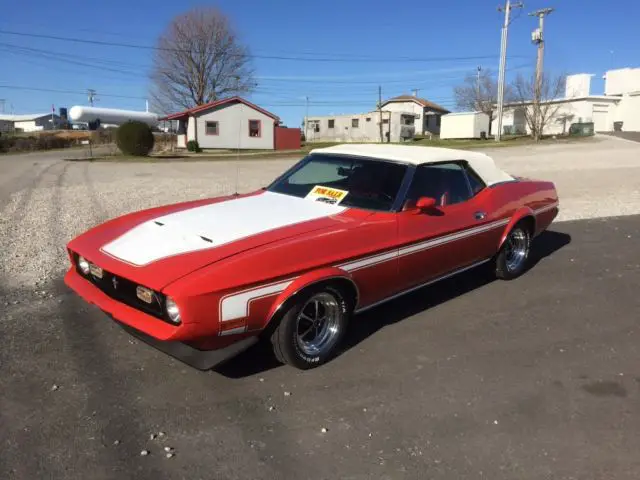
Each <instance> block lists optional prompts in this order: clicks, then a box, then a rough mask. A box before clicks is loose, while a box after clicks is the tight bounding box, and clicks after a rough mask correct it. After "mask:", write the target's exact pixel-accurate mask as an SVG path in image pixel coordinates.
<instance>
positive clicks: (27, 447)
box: [0, 139, 640, 480]
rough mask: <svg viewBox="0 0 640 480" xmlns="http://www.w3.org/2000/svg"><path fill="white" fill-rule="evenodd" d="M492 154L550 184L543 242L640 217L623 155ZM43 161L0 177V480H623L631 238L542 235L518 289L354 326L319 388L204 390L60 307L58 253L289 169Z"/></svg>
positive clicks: (634, 299) (420, 294) (639, 166)
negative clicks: (145, 216) (124, 220)
mask: <svg viewBox="0 0 640 480" xmlns="http://www.w3.org/2000/svg"><path fill="white" fill-rule="evenodd" d="M490 153H492V154H494V155H495V157H496V159H497V161H498V163H499V164H500V165H501V166H502V167H503V168H505V169H506V170H508V171H510V172H512V173H514V174H522V175H528V176H531V177H537V178H545V179H550V180H553V181H555V182H556V183H557V185H558V188H559V190H560V194H561V201H562V213H561V218H560V219H561V220H568V219H571V218H577V219H580V218H587V217H600V216H610V215H622V214H631V213H640V201H639V200H638V191H639V190H640V155H639V153H640V144H633V143H630V142H625V141H622V140H615V139H606V140H602V141H592V142H591V141H590V142H587V143H580V144H576V145H557V146H548V145H545V146H538V147H518V148H503V149H496V150H495V152H490ZM61 158H62V156H61V155H60V154H56V153H49V154H34V155H25V156H16V157H9V156H2V157H0V210H1V214H0V260H1V262H0V338H1V339H2V341H3V344H2V348H0V371H2V375H0V479H2V480H4V479H5V478H6V479H9V480H12V479H15V480H33V479H40V478H51V479H58V478H64V479H79V480H80V479H82V480H86V479H88V478H91V479H95V480H102V479H104V480H107V479H108V480H111V479H115V478H117V479H129V478H131V479H133V478H135V479H136V480H139V479H150V480H151V479H153V480H173V479H176V480H178V479H184V478H189V479H211V478H220V479H229V480H234V479H238V480H240V479H245V478H252V479H256V480H257V479H265V480H266V479H275V478H277V479H280V478H282V479H289V478H295V479H306V478H308V479H312V480H315V479H320V478H322V479H327V478H332V479H333V478H344V479H354V480H364V479H366V478H381V479H383V478H384V479H405V478H406V479H410V480H413V479H422V478H434V479H435V478H438V479H478V478H489V479H494V480H511V479H514V478H518V479H532V480H533V479H539V478H554V479H567V480H569V479H576V478H579V479H581V480H587V479H588V480H591V479H593V480H596V479H598V480H600V479H603V478H616V479H629V480H631V479H638V478H640V460H639V457H638V453H637V452H638V449H639V448H640V434H639V432H640V402H638V399H639V398H640V369H639V367H638V366H639V365H640V348H639V347H638V341H637V336H638V333H639V330H638V322H637V312H638V310H639V309H640V303H639V302H640V297H638V295H637V285H638V282H639V281H640V265H639V264H638V255H637V253H638V247H637V239H636V237H637V235H638V232H639V231H640V230H639V225H640V216H626V217H619V218H604V219H598V220H580V221H575V222H566V221H565V222H562V223H558V224H556V225H554V226H553V227H552V229H551V231H549V232H546V233H545V234H544V235H542V236H541V237H540V238H538V239H537V240H536V242H535V243H534V249H533V251H532V264H533V265H534V266H533V268H532V269H531V270H530V271H529V272H527V274H526V275H524V276H523V277H521V278H519V279H518V280H516V281H513V282H497V281H489V280H488V279H487V278H486V277H485V276H483V275H476V274H475V273H474V272H473V271H470V272H466V273H464V274H462V275H460V276H457V277H454V278H451V279H448V280H446V281H444V282H441V283H440V284H437V285H435V286H433V287H430V288H429V289H426V290H425V289H422V290H419V291H416V292H414V293H412V294H410V295H408V296H406V297H403V298H402V299H398V300H396V301H394V302H390V303H388V304H385V305H384V306H382V307H380V308H378V309H373V310H370V311H369V312H367V313H365V314H363V315H361V316H359V317H356V319H354V322H353V323H352V328H351V329H350V331H349V332H348V336H347V338H346V339H345V340H346V342H345V344H346V345H345V351H344V352H343V353H342V354H341V355H340V356H339V357H338V358H336V359H335V360H334V361H332V362H330V363H329V364H327V365H325V366H323V368H320V369H316V370H312V371H309V372H298V371H295V370H293V369H291V368H288V367H280V366H279V365H277V364H276V363H275V362H274V360H273V357H272V356H270V354H269V352H268V351H265V350H260V349H259V348H257V347H256V348H255V349H252V350H251V351H248V352H245V354H243V355H242V356H241V357H239V358H238V359H235V360H234V361H233V362H229V363H228V364H227V365H225V366H224V368H222V369H220V370H218V371H215V372H207V373H202V372H199V371H195V370H193V369H190V368H187V367H185V366H184V365H182V364H180V363H179V362H177V361H176V360H174V359H172V358H170V357H168V356H166V355H164V354H161V353H160V352H158V351H156V350H154V349H152V348H149V347H147V346H146V345H143V344H141V343H140V342H138V341H137V340H135V339H133V338H131V337H130V336H129V335H127V334H126V333H125V332H123V331H122V330H121V329H120V328H119V327H118V326H117V325H116V324H115V323H114V322H111V321H108V320H107V319H106V318H105V316H104V314H102V313H101V312H100V311H98V310H97V309H96V308H94V307H92V306H90V305H87V304H86V303H85V302H83V301H82V300H81V299H80V298H79V297H77V295H75V294H73V293H72V292H70V291H69V290H68V289H67V288H65V287H64V285H63V284H62V273H63V271H64V270H65V269H66V268H67V260H66V258H65V252H64V244H65V242H66V241H68V240H69V239H70V238H72V237H73V236H74V235H76V234H78V233H79V232H81V231H84V230H85V229H87V228H89V227H90V226H92V225H95V224H97V223H99V222H101V221H103V220H104V219H106V218H109V217H113V216H116V215H119V214H122V213H125V212H128V211H132V210H137V209H140V208H144V207H148V206H153V205H159V204H163V203H168V202H175V201H179V200H183V199H194V198H199V197H202V196H211V195H216V194H223V193H229V192H232V191H234V187H233V186H234V185H235V182H236V178H239V179H240V182H239V190H240V191H244V190H250V189H254V188H257V187H259V186H262V185H263V184H264V183H266V182H268V181H269V180H270V179H272V178H273V177H274V176H276V175H277V174H278V173H280V172H281V171H282V170H283V169H284V168H286V167H287V166H288V165H290V164H291V160H269V161H263V162H260V161H243V162H241V163H239V164H234V163H229V162H209V163H185V164H177V163H167V164H107V163H74V162H63V161H61V160H60V159H61ZM36 283H37V284H36ZM356 320H357V321H356ZM398 352H401V354H399V353H398ZM371 366H375V367H374V368H371ZM287 393H289V395H288V394H287ZM161 432H162V433H165V435H160V433H161ZM152 436H155V437H153V438H152ZM165 448H169V451H168V452H167V451H166V449H165ZM143 452H148V454H147V455H145V454H143ZM167 454H173V455H174V456H171V457H167Z"/></svg>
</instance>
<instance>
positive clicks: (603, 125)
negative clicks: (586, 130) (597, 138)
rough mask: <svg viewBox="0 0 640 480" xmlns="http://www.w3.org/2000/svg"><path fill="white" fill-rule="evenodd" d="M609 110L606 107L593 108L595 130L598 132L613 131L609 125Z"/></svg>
mask: <svg viewBox="0 0 640 480" xmlns="http://www.w3.org/2000/svg"><path fill="white" fill-rule="evenodd" d="M608 117H609V108H608V107H604V106H596V105H594V106H593V115H592V119H593V128H594V130H595V131H596V132H608V131H609V130H611V128H610V127H609V123H608V121H607V120H608Z"/></svg>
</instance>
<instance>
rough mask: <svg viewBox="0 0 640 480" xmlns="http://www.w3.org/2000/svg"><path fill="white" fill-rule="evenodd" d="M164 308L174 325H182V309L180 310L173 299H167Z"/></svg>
mask: <svg viewBox="0 0 640 480" xmlns="http://www.w3.org/2000/svg"><path fill="white" fill-rule="evenodd" d="M164 308H165V310H166V311H167V316H168V317H169V320H171V322H172V323H175V324H176V325H178V324H179V323H180V309H179V308H178V305H177V304H176V302H174V301H173V298H171V297H167V301H166V302H165V306H164Z"/></svg>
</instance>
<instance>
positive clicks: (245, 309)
mask: <svg viewBox="0 0 640 480" xmlns="http://www.w3.org/2000/svg"><path fill="white" fill-rule="evenodd" d="M550 208H553V207H545V209H550ZM509 221H510V219H508V218H507V219H502V220H497V221H495V222H491V223H487V224H484V225H479V226H477V227H473V228H469V229H467V230H463V231H460V232H456V233H452V234H450V235H445V236H442V237H438V238H434V239H431V240H427V241H425V242H421V243H417V244H413V245H409V246H406V247H402V248H397V249H394V250H391V251H386V252H384V253H380V254H376V255H372V256H369V257H365V258H360V259H357V260H353V261H351V262H347V263H343V264H339V265H336V267H337V268H340V269H342V270H345V271H347V272H354V271H356V270H359V269H361V268H367V267H371V266H374V265H377V264H379V263H383V262H387V261H389V260H394V259H397V258H399V257H401V256H404V255H410V254H412V253H416V252H419V251H422V250H427V249H430V248H433V247H437V246H440V245H444V244H446V243H449V242H454V241H457V240H461V239H463V238H467V237H470V236H473V235H478V234H481V233H484V232H488V231H490V230H493V229H495V228H499V227H503V226H505V225H507V224H508V223H509ZM468 268H470V267H468ZM454 273H456V272H454ZM452 274H453V273H452ZM296 278H297V277H295V278H290V279H288V280H285V281H282V282H279V283H273V284H270V285H265V286H262V287H258V288H254V289H250V290H245V291H243V292H239V293H235V294H232V295H229V296H227V297H224V298H223V299H222V300H221V302H220V320H221V321H223V322H226V321H229V320H235V319H238V318H245V317H248V316H249V305H250V304H251V302H252V301H253V300H256V299H258V298H262V297H266V296H270V295H275V294H277V293H281V292H283V291H284V290H285V289H286V288H287V287H288V286H289V285H291V284H292V283H293V281H294V280H296ZM367 308H368V307H367ZM245 329H246V327H244V326H243V327H238V328H234V329H231V330H227V331H222V332H220V335H231V334H234V333H242V332H244V331H245Z"/></svg>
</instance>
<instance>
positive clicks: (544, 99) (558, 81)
mask: <svg viewBox="0 0 640 480" xmlns="http://www.w3.org/2000/svg"><path fill="white" fill-rule="evenodd" d="M565 85H566V77H565V76H564V75H560V76H557V77H550V76H548V75H546V74H543V75H542V78H541V81H540V86H539V88H540V90H539V96H538V98H539V99H540V101H539V102H536V101H534V100H533V99H535V98H536V93H537V89H536V76H535V74H534V75H533V76H531V77H530V78H525V77H524V76H522V75H518V77H517V78H516V79H515V81H514V82H513V90H514V92H515V96H516V98H515V101H514V102H512V103H513V104H515V105H517V106H519V107H520V108H522V110H523V112H524V118H525V121H526V122H527V126H528V127H529V130H530V131H531V136H532V137H533V138H534V139H535V140H536V141H538V140H540V138H541V137H542V135H543V133H544V129H545V127H546V126H547V125H549V124H550V122H551V121H552V120H553V121H558V118H557V113H558V110H559V109H560V107H561V106H562V104H561V103H558V102H552V100H554V99H558V98H560V97H561V96H562V94H563V93H564V89H565ZM561 121H562V120H561Z"/></svg>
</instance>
